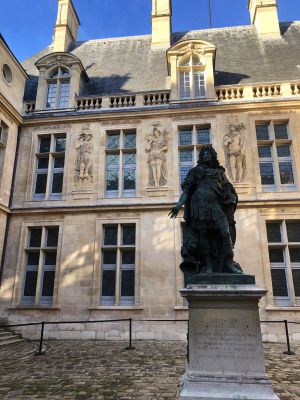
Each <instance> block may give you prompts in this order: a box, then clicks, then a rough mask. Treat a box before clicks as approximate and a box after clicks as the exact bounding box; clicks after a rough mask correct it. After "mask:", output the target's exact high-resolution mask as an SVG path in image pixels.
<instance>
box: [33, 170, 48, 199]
mask: <svg viewBox="0 0 300 400" xmlns="http://www.w3.org/2000/svg"><path fill="white" fill-rule="evenodd" d="M46 186H47V174H45V173H44V174H37V175H36V184H35V194H45V193H46Z"/></svg>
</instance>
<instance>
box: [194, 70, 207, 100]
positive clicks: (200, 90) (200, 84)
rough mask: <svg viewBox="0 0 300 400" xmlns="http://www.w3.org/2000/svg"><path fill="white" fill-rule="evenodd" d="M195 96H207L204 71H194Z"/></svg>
mask: <svg viewBox="0 0 300 400" xmlns="http://www.w3.org/2000/svg"><path fill="white" fill-rule="evenodd" d="M194 85H195V97H205V80H204V72H201V71H195V72H194Z"/></svg>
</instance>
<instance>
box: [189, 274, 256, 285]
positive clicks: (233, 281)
mask: <svg viewBox="0 0 300 400" xmlns="http://www.w3.org/2000/svg"><path fill="white" fill-rule="evenodd" d="M186 285H255V276H253V275H245V274H197V275H196V274H195V275H192V274H186Z"/></svg>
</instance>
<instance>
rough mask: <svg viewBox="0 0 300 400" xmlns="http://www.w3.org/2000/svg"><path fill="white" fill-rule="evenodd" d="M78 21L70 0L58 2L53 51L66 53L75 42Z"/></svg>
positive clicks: (59, 0)
mask: <svg viewBox="0 0 300 400" xmlns="http://www.w3.org/2000/svg"><path fill="white" fill-rule="evenodd" d="M79 25H80V21H79V18H78V15H77V13H76V10H75V7H74V5H73V3H72V0H58V11H57V20H56V25H55V28H54V38H53V51H66V50H67V48H68V47H69V45H70V44H71V43H72V42H74V41H76V39H77V32H78V27H79Z"/></svg>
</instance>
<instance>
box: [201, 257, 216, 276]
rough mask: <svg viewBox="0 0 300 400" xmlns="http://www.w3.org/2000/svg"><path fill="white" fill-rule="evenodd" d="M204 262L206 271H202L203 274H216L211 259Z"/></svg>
mask: <svg viewBox="0 0 300 400" xmlns="http://www.w3.org/2000/svg"><path fill="white" fill-rule="evenodd" d="M204 262H205V268H204V270H203V271H202V273H203V274H213V273H214V270H213V267H212V264H211V261H210V259H209V258H206V259H205V260H204Z"/></svg>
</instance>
